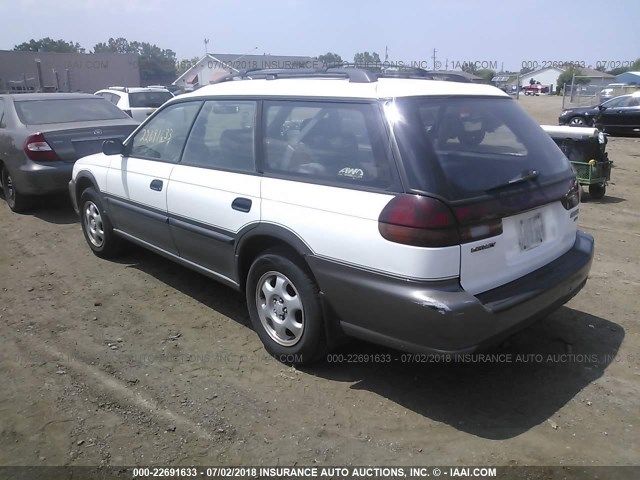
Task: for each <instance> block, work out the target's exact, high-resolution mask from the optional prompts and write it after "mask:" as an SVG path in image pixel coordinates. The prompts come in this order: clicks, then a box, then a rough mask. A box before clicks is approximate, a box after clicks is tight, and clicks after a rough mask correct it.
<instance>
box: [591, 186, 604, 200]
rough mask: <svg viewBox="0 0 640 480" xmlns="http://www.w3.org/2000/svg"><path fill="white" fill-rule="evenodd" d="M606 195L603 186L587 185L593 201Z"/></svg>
mask: <svg viewBox="0 0 640 480" xmlns="http://www.w3.org/2000/svg"><path fill="white" fill-rule="evenodd" d="M605 193H607V187H606V186H605V185H589V196H590V197H591V198H593V199H594V200H599V199H601V198H602V197H604V195H605Z"/></svg>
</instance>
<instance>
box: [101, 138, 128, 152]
mask: <svg viewBox="0 0 640 480" xmlns="http://www.w3.org/2000/svg"><path fill="white" fill-rule="evenodd" d="M102 153H104V154H105V155H122V154H123V153H124V145H123V143H122V140H120V139H113V140H105V141H104V143H103V144H102Z"/></svg>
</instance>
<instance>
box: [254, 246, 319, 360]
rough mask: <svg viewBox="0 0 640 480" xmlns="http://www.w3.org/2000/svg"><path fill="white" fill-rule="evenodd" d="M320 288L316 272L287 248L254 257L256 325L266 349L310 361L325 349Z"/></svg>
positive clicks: (279, 356)
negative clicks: (312, 272) (311, 270)
mask: <svg viewBox="0 0 640 480" xmlns="http://www.w3.org/2000/svg"><path fill="white" fill-rule="evenodd" d="M318 293H319V288H318V286H317V285H316V283H315V281H314V279H313V277H312V276H311V273H310V272H309V271H308V270H307V268H305V266H304V265H303V264H302V261H300V260H298V259H296V258H295V257H294V256H292V255H290V254H289V253H288V252H287V251H285V250H280V249H275V250H269V251H267V252H265V253H263V254H262V255H260V256H259V257H258V258H256V259H255V261H254V262H253V264H252V265H251V268H250V269H249V273H248V275H247V282H246V300H247V307H248V310H249V316H250V317H251V323H252V325H253V328H254V330H255V331H256V333H257V334H258V336H259V337H260V340H261V341H262V343H263V344H264V347H265V349H266V350H267V352H268V353H269V354H270V355H272V356H273V357H274V358H276V359H277V360H279V361H280V362H282V363H285V364H289V365H303V364H310V363H312V362H314V361H316V360H318V359H320V358H321V357H322V356H323V355H325V354H326V349H327V341H326V335H325V331H324V319H323V313H322V305H321V303H320V296H319V294H318Z"/></svg>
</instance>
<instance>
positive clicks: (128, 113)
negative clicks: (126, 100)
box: [123, 110, 133, 118]
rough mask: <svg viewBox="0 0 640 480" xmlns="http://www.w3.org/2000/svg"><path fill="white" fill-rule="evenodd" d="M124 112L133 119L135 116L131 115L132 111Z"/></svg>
mask: <svg viewBox="0 0 640 480" xmlns="http://www.w3.org/2000/svg"><path fill="white" fill-rule="evenodd" d="M123 112H124V113H126V114H127V115H129V116H130V117H132V118H133V114H132V113H131V110H123Z"/></svg>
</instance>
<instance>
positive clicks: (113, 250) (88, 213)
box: [79, 187, 124, 258]
mask: <svg viewBox="0 0 640 480" xmlns="http://www.w3.org/2000/svg"><path fill="white" fill-rule="evenodd" d="M79 206H80V224H81V225H82V233H84V238H85V240H86V241H87V244H88V245H89V248H90V249H91V251H92V252H93V253H94V254H95V255H97V256H98V257H100V258H112V257H115V256H116V255H118V254H119V253H120V252H121V251H122V247H123V244H124V240H123V239H122V238H120V237H118V236H117V235H116V234H115V233H114V232H113V226H112V225H111V221H110V220H109V217H108V216H107V214H106V213H105V210H104V206H103V203H102V199H101V198H100V195H98V192H96V190H95V189H94V188H92V187H89V188H87V189H85V190H84V191H83V192H82V194H81V195H80V203H79Z"/></svg>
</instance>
